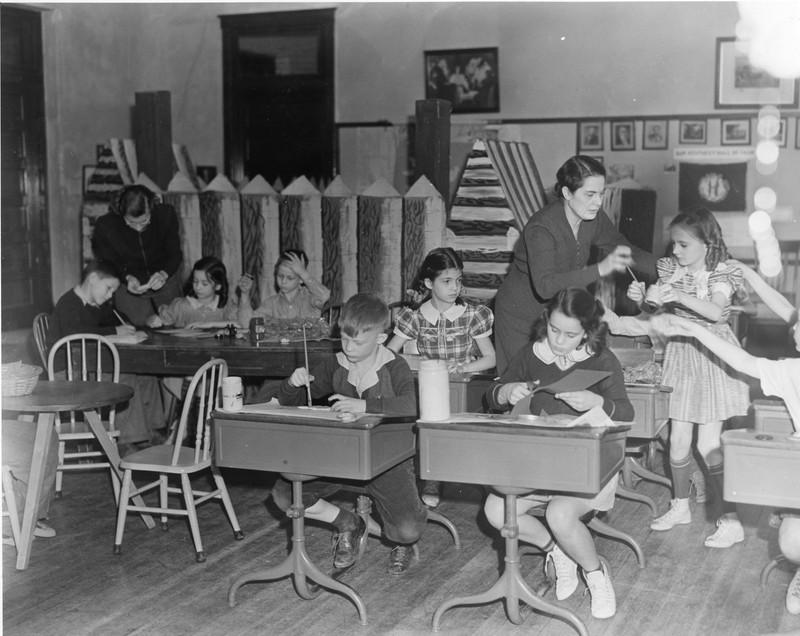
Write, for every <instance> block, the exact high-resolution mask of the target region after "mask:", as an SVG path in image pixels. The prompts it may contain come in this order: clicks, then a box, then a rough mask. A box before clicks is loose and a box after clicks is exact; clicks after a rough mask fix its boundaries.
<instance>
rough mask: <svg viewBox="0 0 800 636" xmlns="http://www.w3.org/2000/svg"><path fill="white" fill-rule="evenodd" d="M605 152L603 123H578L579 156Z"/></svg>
mask: <svg viewBox="0 0 800 636" xmlns="http://www.w3.org/2000/svg"><path fill="white" fill-rule="evenodd" d="M597 150H603V122H602V121H579V122H578V154H581V153H586V152H592V151H597Z"/></svg>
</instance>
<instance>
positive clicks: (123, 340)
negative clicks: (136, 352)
mask: <svg viewBox="0 0 800 636" xmlns="http://www.w3.org/2000/svg"><path fill="white" fill-rule="evenodd" d="M106 338H108V339H109V340H110V341H111V342H113V343H114V344H137V343H139V342H144V341H145V340H147V334H146V333H144V332H143V331H137V332H136V333H133V334H118V333H116V334H111V335H110V336H106Z"/></svg>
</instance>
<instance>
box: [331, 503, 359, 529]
mask: <svg viewBox="0 0 800 636" xmlns="http://www.w3.org/2000/svg"><path fill="white" fill-rule="evenodd" d="M333 525H334V527H335V528H336V529H337V530H338V531H339V532H352V531H353V530H355V529H356V528H358V515H357V514H356V513H354V512H350V511H349V510H345V509H344V508H339V514H338V515H336V519H334V520H333Z"/></svg>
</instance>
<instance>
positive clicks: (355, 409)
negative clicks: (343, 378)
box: [328, 393, 367, 413]
mask: <svg viewBox="0 0 800 636" xmlns="http://www.w3.org/2000/svg"><path fill="white" fill-rule="evenodd" d="M328 401H329V402H333V404H331V411H338V412H340V413H366V412H367V401H366V400H359V399H358V398H353V397H347V396H346V395H341V394H340V393H334V394H333V395H332V396H330V397H329V398H328Z"/></svg>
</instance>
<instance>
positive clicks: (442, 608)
mask: <svg viewBox="0 0 800 636" xmlns="http://www.w3.org/2000/svg"><path fill="white" fill-rule="evenodd" d="M505 497H506V504H505V513H506V522H505V525H504V526H503V530H502V531H501V532H502V535H503V537H505V541H506V554H505V557H504V561H505V568H504V569H503V573H502V574H501V575H500V578H499V579H498V580H497V581H496V582H495V583H494V585H492V586H491V587H490V588H489V589H488V590H486V591H485V592H482V593H480V594H474V595H472V596H465V597H462V598H453V599H450V600H449V601H445V602H444V603H442V604H441V605H439V607H438V608H437V609H436V611H435V612H434V614H433V620H432V622H431V630H432V631H434V632H438V631H439V621H440V620H441V618H442V614H444V613H445V612H446V611H447V610H448V609H450V608H451V607H456V606H457V605H480V604H483V603H490V602H492V601H496V600H498V599H505V603H506V614H507V615H508V620H510V621H511V622H512V623H514V624H515V625H519V624H520V623H522V620H523V619H522V616H521V615H520V612H519V602H520V601H523V602H524V603H527V604H528V605H529V606H530V607H531V608H532V609H533V610H534V611H539V612H543V613H545V614H550V615H552V616H557V617H559V618H562V619H563V620H565V621H567V622H568V623H569V624H570V625H572V626H573V627H574V628H575V631H577V632H578V633H579V634H580V635H581V636H588V634H589V632H588V631H586V626H585V625H584V623H583V621H582V620H581V619H580V618H578V616H577V615H576V614H575V613H573V612H571V611H570V610H568V609H565V608H563V607H558V606H557V605H553V604H552V603H549V602H547V601H545V600H544V599H542V598H541V597H540V596H537V595H536V593H535V592H534V591H533V590H532V589H531V588H530V587H529V586H528V584H527V583H526V582H525V579H524V578H522V573H521V572H520V569H519V539H518V536H519V526H518V525H517V496H516V495H509V494H506V496H505Z"/></svg>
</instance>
